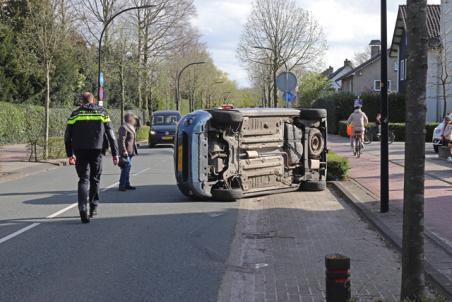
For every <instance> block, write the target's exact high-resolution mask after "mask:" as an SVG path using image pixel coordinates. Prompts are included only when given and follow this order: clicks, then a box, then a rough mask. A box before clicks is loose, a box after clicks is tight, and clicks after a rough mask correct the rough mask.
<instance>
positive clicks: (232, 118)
mask: <svg viewBox="0 0 452 302" xmlns="http://www.w3.org/2000/svg"><path fill="white" fill-rule="evenodd" d="M210 114H211V115H212V119H213V122H214V123H215V124H216V125H217V126H220V127H221V126H223V127H226V128H227V127H233V128H238V126H239V125H240V123H241V122H242V121H243V114H242V113H241V112H239V111H235V110H220V109H214V110H211V111H210Z"/></svg>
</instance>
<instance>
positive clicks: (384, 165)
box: [380, 0, 389, 213]
mask: <svg viewBox="0 0 452 302" xmlns="http://www.w3.org/2000/svg"><path fill="white" fill-rule="evenodd" d="M386 9H387V7H386V0H381V84H380V88H381V89H380V90H381V158H380V212H381V213H386V212H388V211H389V163H388V162H389V150H388V122H389V121H388V34H387V12H386Z"/></svg>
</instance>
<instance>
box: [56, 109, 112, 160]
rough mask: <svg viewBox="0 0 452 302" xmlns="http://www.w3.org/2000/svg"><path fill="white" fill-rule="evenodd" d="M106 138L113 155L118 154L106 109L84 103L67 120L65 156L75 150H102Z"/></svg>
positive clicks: (70, 154)
mask: <svg viewBox="0 0 452 302" xmlns="http://www.w3.org/2000/svg"><path fill="white" fill-rule="evenodd" d="M105 139H107V140H108V143H109V145H110V148H111V153H112V155H113V156H116V155H117V154H118V144H117V141H116V137H115V133H114V130H113V124H112V123H111V120H110V117H109V115H108V113H107V111H106V110H105V109H104V108H103V107H101V106H97V105H95V104H84V105H82V106H80V107H79V108H78V109H77V110H75V111H74V112H72V114H71V116H70V117H69V119H68V121H67V126H66V133H65V139H64V143H65V146H66V153H67V156H68V157H69V156H72V155H73V154H74V152H75V151H77V150H87V149H95V150H102V149H103V147H104V146H105V143H106V142H104V140H105Z"/></svg>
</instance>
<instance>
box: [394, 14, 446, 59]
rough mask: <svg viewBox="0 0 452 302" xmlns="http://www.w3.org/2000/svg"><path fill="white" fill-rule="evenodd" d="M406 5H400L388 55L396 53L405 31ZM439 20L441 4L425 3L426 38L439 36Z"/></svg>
mask: <svg viewBox="0 0 452 302" xmlns="http://www.w3.org/2000/svg"><path fill="white" fill-rule="evenodd" d="M406 20H407V6H406V5H400V6H399V12H398V14H397V20H396V25H395V29H394V35H393V38H392V44H391V48H390V56H391V57H393V56H396V55H397V49H398V47H397V46H398V45H399V44H400V41H401V40H402V35H403V32H404V31H406V29H407V25H406ZM440 21H441V5H427V32H428V38H429V40H430V39H433V38H437V37H439V36H440V33H441V29H440V23H441V22H440Z"/></svg>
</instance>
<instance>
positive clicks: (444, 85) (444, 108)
mask: <svg viewBox="0 0 452 302" xmlns="http://www.w3.org/2000/svg"><path fill="white" fill-rule="evenodd" d="M446 81H447V80H443V82H442V86H443V87H442V88H443V116H442V117H445V116H446V114H447V91H446V85H447V82H446ZM441 120H442V119H441Z"/></svg>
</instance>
